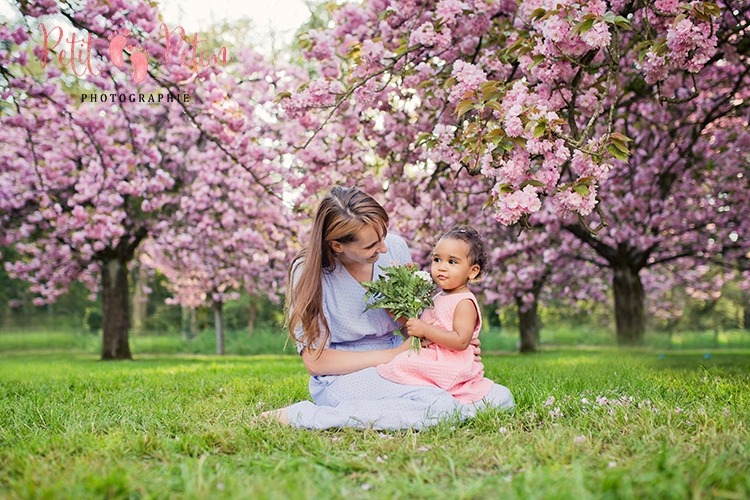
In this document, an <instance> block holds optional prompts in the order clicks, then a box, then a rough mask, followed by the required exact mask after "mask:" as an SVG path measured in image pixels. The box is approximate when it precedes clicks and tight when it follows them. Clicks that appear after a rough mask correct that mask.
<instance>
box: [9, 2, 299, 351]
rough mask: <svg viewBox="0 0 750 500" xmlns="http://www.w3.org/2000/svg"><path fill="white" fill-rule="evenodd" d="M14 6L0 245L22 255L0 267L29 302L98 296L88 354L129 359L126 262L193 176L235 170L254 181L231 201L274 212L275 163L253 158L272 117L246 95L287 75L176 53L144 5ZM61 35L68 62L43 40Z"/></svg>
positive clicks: (172, 38)
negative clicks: (97, 322)
mask: <svg viewBox="0 0 750 500" xmlns="http://www.w3.org/2000/svg"><path fill="white" fill-rule="evenodd" d="M18 8H19V10H20V12H21V13H22V14H23V17H22V18H21V19H20V21H18V22H17V23H16V26H12V27H11V26H2V27H0V39H1V40H2V44H3V46H2V47H3V48H2V50H0V58H2V65H1V66H0V68H1V70H0V74H1V75H2V83H1V84H0V90H1V91H2V114H1V115H0V119H1V120H2V126H1V127H0V136H2V144H3V147H2V149H1V150H0V238H2V241H0V244H3V245H15V248H16V249H17V251H18V252H19V253H20V254H21V255H22V258H21V259H19V260H17V261H15V262H6V264H5V265H6V268H7V269H8V271H9V272H10V273H11V274H12V275H13V276H15V277H19V278H24V279H27V280H28V281H29V282H30V283H31V284H32V290H33V291H34V292H35V293H37V294H38V295H39V296H38V297H37V299H36V303H38V304H41V303H44V302H48V301H53V300H55V299H56V298H57V297H58V296H59V295H60V294H62V293H64V291H65V290H66V288H67V286H68V285H69V284H70V283H71V282H72V281H73V280H83V281H85V282H86V283H88V284H89V286H90V287H91V289H92V290H96V289H99V290H100V291H101V294H102V309H103V316H104V324H103V331H104V333H103V337H104V338H103V345H102V359H126V358H130V357H131V353H130V349H129V344H128V316H129V315H128V309H129V305H128V285H127V279H128V273H127V266H128V263H129V262H130V261H131V259H132V258H133V255H134V252H135V250H136V249H137V248H138V246H139V245H140V244H141V242H142V241H143V240H144V239H145V238H146V237H147V236H148V237H152V238H157V237H158V236H159V235H160V234H161V233H162V232H163V231H165V230H167V229H169V228H170V226H171V225H172V223H173V217H174V215H175V213H176V212H178V211H179V209H180V204H181V200H182V198H183V195H184V194H185V193H186V192H189V191H186V190H187V189H189V188H190V187H191V186H193V181H194V180H195V178H196V177H200V175H198V173H200V172H202V171H207V172H210V171H212V170H213V169H215V168H224V169H228V168H229V167H228V165H233V166H236V167H238V168H242V169H243V170H244V172H245V174H246V175H244V176H243V179H245V182H252V183H253V185H254V188H253V191H244V193H243V194H247V195H259V193H263V197H264V198H265V199H270V198H274V199H276V200H277V201H278V203H277V205H278V207H279V209H278V210H276V211H273V210H269V209H268V205H267V204H265V203H261V204H260V205H262V206H263V207H264V209H265V210H268V212H267V213H268V217H267V219H266V221H265V222H268V223H271V224H272V223H273V221H275V220H278V219H279V218H283V217H284V215H283V211H282V210H281V207H282V206H283V205H282V204H281V200H280V197H281V188H280V186H281V185H283V173H282V172H280V163H279V162H273V161H266V160H267V159H268V154H267V153H266V152H265V151H266V149H274V148H275V147H276V145H275V144H274V143H273V141H272V140H271V141H269V143H265V142H263V139H262V137H263V134H262V132H261V131H262V129H263V127H264V126H265V124H267V123H270V122H273V121H274V120H275V118H274V117H273V116H272V114H269V110H270V105H269V102H270V99H267V98H266V97H263V98H260V97H259V96H261V95H262V96H270V97H273V96H275V94H276V93H277V92H278V91H279V90H283V88H282V89H279V88H277V86H276V84H277V83H278V82H279V81H284V80H285V79H286V80H289V79H290V78H291V77H290V76H289V75H285V74H283V72H279V73H276V72H274V71H269V68H268V67H267V65H265V64H264V63H263V62H262V59H261V58H259V57H258V56H257V54H254V53H253V52H252V51H246V52H242V53H237V54H231V57H230V59H231V64H232V66H233V67H232V68H229V67H228V66H226V67H225V65H224V64H223V63H224V62H225V61H224V58H223V55H226V54H223V55H222V54H221V53H219V54H201V53H200V49H199V48H198V43H197V37H196V38H193V39H192V40H191V42H192V47H191V46H190V45H188V42H187V40H186V39H187V37H184V38H183V37H181V35H182V33H181V32H180V31H179V30H178V29H173V30H172V31H171V32H170V31H169V28H168V27H166V26H164V25H162V24H161V23H160V22H159V18H158V12H157V11H156V9H155V7H153V6H152V5H151V4H149V3H146V2H137V1H136V2H129V1H126V0H115V1H114V2H97V1H94V0H92V1H89V2H85V4H82V5H79V6H77V7H74V6H72V5H71V4H65V3H60V4H58V3H55V2H35V1H31V2H23V3H20V4H19V5H18ZM40 26H43V27H44V30H45V33H46V34H45V35H44V36H47V37H48V38H49V40H46V42H48V43H47V44H46V45H45V40H42V39H41V37H42V36H43V35H42V34H40V33H39V31H40V30H41V29H42V28H41V27H40ZM52 26H59V28H58V29H59V30H60V31H59V32H58V31H56V30H55V29H54V28H53V27H52ZM63 33H64V34H63ZM73 33H75V34H76V35H77V38H76V39H77V40H81V39H83V40H84V42H80V44H79V43H78V42H73V43H72V45H73V48H74V50H75V52H74V53H73V56H72V57H71V46H70V45H69V46H67V47H65V46H64V43H65V42H62V43H63V45H60V46H59V47H57V46H56V45H55V44H54V40H55V39H56V38H57V36H58V35H60V36H61V40H71V39H73ZM31 35H33V37H32V36H31ZM53 37H54V38H53ZM45 47H46V49H48V50H45ZM79 49H80V50H79ZM89 49H90V50H89ZM194 49H195V50H194ZM32 53H33V55H34V57H35V58H36V59H37V60H36V61H32V60H29V57H30V55H31V54H32ZM196 53H197V54H198V55H196ZM191 55H192V58H191ZM214 56H215V57H214ZM220 56H222V57H220ZM155 61H158V63H155ZM144 62H146V63H148V64H147V65H144ZM226 62H227V63H229V62H230V61H229V59H228V60H227V61H226ZM40 66H41V67H40ZM230 70H231V71H233V72H234V73H232V76H231V77H230V76H228V75H229V73H230ZM112 96H114V97H112ZM130 96H135V97H134V99H131V98H130ZM141 96H143V97H141ZM186 96H187V97H186ZM123 97H124V99H123ZM232 168H234V167H232ZM212 193H213V192H212ZM215 194H216V197H217V199H220V198H221V196H223V194H222V193H215ZM248 202H249V203H251V202H252V201H251V200H250V201H248Z"/></svg>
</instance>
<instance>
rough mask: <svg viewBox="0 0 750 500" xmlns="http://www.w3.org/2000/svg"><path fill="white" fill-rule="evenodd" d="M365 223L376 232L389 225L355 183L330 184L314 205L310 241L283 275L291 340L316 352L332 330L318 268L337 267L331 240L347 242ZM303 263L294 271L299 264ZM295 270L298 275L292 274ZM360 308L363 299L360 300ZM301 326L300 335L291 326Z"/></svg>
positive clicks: (382, 211)
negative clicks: (326, 315)
mask: <svg viewBox="0 0 750 500" xmlns="http://www.w3.org/2000/svg"><path fill="white" fill-rule="evenodd" d="M364 226H370V227H371V228H373V229H374V230H375V231H376V232H377V233H378V234H379V235H380V236H381V237H385V235H386V233H387V231H388V214H387V213H386V211H385V209H384V208H383V207H382V206H381V205H380V204H379V203H378V202H377V201H375V199H373V198H372V197H371V196H370V195H368V194H365V193H363V192H362V191H360V190H359V189H357V188H356V187H351V188H345V187H342V186H335V187H333V188H331V189H330V190H328V192H327V193H326V194H325V196H324V197H323V200H322V201H321V202H320V205H318V208H317V210H316V211H315V218H314V220H313V229H312V232H311V234H310V241H309V242H308V244H307V246H306V247H305V248H303V249H302V250H301V251H300V252H299V253H298V254H297V256H296V257H295V258H294V260H293V261H292V264H291V265H290V266H289V273H288V275H287V294H286V302H285V309H286V310H285V311H284V314H285V319H286V327H287V329H288V330H289V335H290V336H291V338H292V340H295V341H298V342H301V343H302V344H304V345H305V348H306V349H308V350H309V351H313V350H314V351H315V353H316V355H317V356H320V355H321V353H322V352H323V349H324V348H325V346H326V344H327V343H328V339H329V338H330V336H331V331H330V330H329V328H328V321H326V318H325V315H324V314H323V273H330V272H332V271H333V270H334V269H335V268H336V262H337V258H336V254H335V252H334V251H333V248H331V243H333V242H334V241H338V242H339V243H351V242H353V241H356V239H357V233H358V232H359V230H360V229H362V228H363V227H364ZM299 266H302V268H301V271H299V272H298V267H299ZM295 274H298V277H297V278H296V279H294V278H295ZM362 307H363V310H364V304H363V306H362ZM300 326H301V327H302V335H301V337H300V338H297V336H295V330H297V329H298V328H299V327H300Z"/></svg>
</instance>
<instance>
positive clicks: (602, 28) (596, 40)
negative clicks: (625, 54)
mask: <svg viewBox="0 0 750 500" xmlns="http://www.w3.org/2000/svg"><path fill="white" fill-rule="evenodd" d="M581 38H582V39H583V41H584V42H586V44H587V45H588V46H589V47H592V48H595V49H603V48H604V47H606V46H608V45H609V42H610V40H611V39H612V35H611V34H610V33H609V25H608V24H607V23H605V22H604V21H599V22H597V23H594V25H593V26H592V28H591V29H590V30H588V31H587V32H585V33H583V34H582V35H581Z"/></svg>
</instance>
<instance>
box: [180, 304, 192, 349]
mask: <svg viewBox="0 0 750 500" xmlns="http://www.w3.org/2000/svg"><path fill="white" fill-rule="evenodd" d="M180 312H181V313H182V324H181V328H180V330H181V331H182V338H183V339H184V340H186V341H190V340H193V339H194V338H195V331H194V328H193V324H194V322H195V309H193V308H192V307H188V306H180Z"/></svg>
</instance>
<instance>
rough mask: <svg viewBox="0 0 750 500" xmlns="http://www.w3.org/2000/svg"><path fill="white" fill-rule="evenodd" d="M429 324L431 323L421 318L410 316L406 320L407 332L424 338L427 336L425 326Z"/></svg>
mask: <svg viewBox="0 0 750 500" xmlns="http://www.w3.org/2000/svg"><path fill="white" fill-rule="evenodd" d="M427 326H429V324H428V323H425V322H424V321H422V320H421V319H417V318H409V319H408V320H407V321H406V333H408V334H409V335H411V336H412V337H419V338H420V339H423V338H424V336H425V330H426V328H425V327H427Z"/></svg>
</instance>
